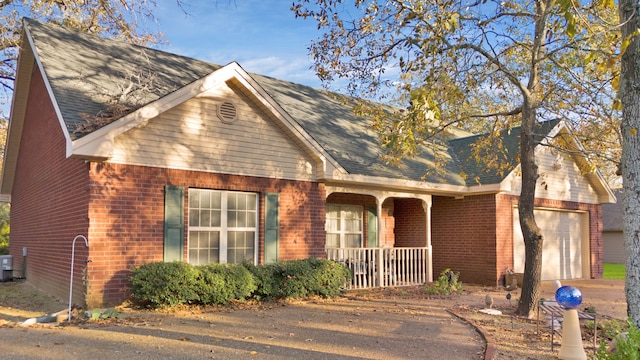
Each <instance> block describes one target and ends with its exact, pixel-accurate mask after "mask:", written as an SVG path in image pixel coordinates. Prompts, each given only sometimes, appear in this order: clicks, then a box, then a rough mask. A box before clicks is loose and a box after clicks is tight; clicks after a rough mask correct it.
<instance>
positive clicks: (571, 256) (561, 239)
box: [513, 208, 589, 280]
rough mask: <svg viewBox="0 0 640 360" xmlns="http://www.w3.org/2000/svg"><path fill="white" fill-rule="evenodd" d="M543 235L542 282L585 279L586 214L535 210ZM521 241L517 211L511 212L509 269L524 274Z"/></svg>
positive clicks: (523, 255)
mask: <svg viewBox="0 0 640 360" xmlns="http://www.w3.org/2000/svg"><path fill="white" fill-rule="evenodd" d="M535 216H536V222H537V223H538V226H539V227H540V228H541V229H542V234H543V235H544V242H543V252H542V280H555V279H560V280H562V279H579V278H583V277H588V275H589V230H588V229H589V227H588V217H587V213H582V212H572V211H556V210H542V209H537V210H535ZM524 257H525V251H524V240H523V238H522V230H521V229H520V221H519V220H518V209H517V208H516V209H514V211H513V265H514V271H515V272H524Z"/></svg>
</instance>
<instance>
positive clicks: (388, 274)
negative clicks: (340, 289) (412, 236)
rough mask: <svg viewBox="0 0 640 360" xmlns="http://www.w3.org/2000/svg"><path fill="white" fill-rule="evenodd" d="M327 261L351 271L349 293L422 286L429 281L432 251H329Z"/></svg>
mask: <svg viewBox="0 0 640 360" xmlns="http://www.w3.org/2000/svg"><path fill="white" fill-rule="evenodd" d="M326 250H327V258H328V259H329V260H335V261H338V262H341V263H343V264H344V265H345V266H347V267H348V268H349V270H351V274H352V277H351V282H350V283H348V284H347V289H365V288H374V287H390V286H410V285H421V284H424V283H425V282H427V281H429V280H428V274H429V259H428V249H427V248H426V247H419V248H409V247H407V248H328V249H326Z"/></svg>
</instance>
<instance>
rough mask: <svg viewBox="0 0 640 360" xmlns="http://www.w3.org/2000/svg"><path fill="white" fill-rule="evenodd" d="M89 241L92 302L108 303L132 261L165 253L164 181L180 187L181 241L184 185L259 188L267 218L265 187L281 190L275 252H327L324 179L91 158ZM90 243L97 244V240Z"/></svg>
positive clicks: (121, 291)
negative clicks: (247, 174)
mask: <svg viewBox="0 0 640 360" xmlns="http://www.w3.org/2000/svg"><path fill="white" fill-rule="evenodd" d="M90 174H91V179H92V180H93V185H92V187H91V206H90V210H89V216H90V219H91V234H90V239H91V241H92V247H91V259H92V260H93V262H92V263H91V265H90V269H89V278H90V280H91V288H90V289H89V292H88V299H87V301H88V302H89V303H90V304H96V305H97V304H113V303H117V302H120V301H122V300H123V299H124V298H125V297H126V294H127V291H128V290H127V287H128V280H127V279H128V276H129V275H130V272H129V269H131V267H132V266H135V265H140V264H143V263H145V262H150V261H162V259H163V244H164V235H163V229H164V224H163V221H164V186H165V185H175V186H183V187H185V194H186V199H185V223H186V224H185V240H184V243H185V249H184V254H185V255H184V256H185V260H187V256H188V255H187V254H188V243H187V241H188V240H187V232H188V214H187V204H188V191H186V190H187V188H189V187H193V188H205V189H218V190H234V191H250V192H257V193H260V215H259V218H260V219H261V220H262V219H264V192H277V193H279V194H280V244H279V251H280V253H279V257H280V260H291V259H300V258H307V257H324V256H325V253H324V241H325V232H324V222H325V208H324V198H325V193H324V186H323V185H321V184H318V183H311V182H295V181H286V180H277V179H267V178H255V177H245V176H233V175H220V174H212V173H202V172H195V171H183V170H168V169H161V168H151V167H141V166H129V165H118V164H110V163H93V164H91V172H90ZM94 244H95V245H94ZM263 244H264V224H263V222H262V221H261V222H260V227H259V259H260V261H262V259H263V252H264V250H263Z"/></svg>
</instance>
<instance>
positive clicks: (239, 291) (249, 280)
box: [193, 264, 256, 305]
mask: <svg viewBox="0 0 640 360" xmlns="http://www.w3.org/2000/svg"><path fill="white" fill-rule="evenodd" d="M197 269H198V271H199V275H198V281H197V283H196V284H194V285H193V286H194V289H195V291H196V292H197V293H198V297H199V299H200V302H201V303H202V304H206V305H211V304H219V305H225V304H228V303H229V302H231V300H234V299H237V300H244V299H246V298H248V297H249V296H251V293H252V292H253V291H254V290H255V289H256V282H255V279H254V277H253V275H252V274H251V273H250V272H249V270H247V269H246V268H245V267H243V266H240V265H235V264H208V265H201V266H198V267H197Z"/></svg>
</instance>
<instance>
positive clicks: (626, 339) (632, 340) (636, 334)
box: [596, 320, 640, 360]
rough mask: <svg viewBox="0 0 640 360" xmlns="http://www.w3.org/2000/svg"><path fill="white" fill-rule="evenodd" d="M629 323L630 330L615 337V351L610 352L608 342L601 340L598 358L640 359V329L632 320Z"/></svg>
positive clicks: (610, 359) (609, 359)
mask: <svg viewBox="0 0 640 360" xmlns="http://www.w3.org/2000/svg"><path fill="white" fill-rule="evenodd" d="M628 323H629V329H628V332H627V333H625V335H622V334H619V335H618V336H616V337H615V341H616V348H615V351H613V352H609V350H608V349H607V344H606V342H605V341H601V342H600V347H599V348H598V350H597V352H596V359H605V360H640V330H639V329H638V327H636V326H635V325H634V324H633V322H632V321H631V320H629V321H628Z"/></svg>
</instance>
